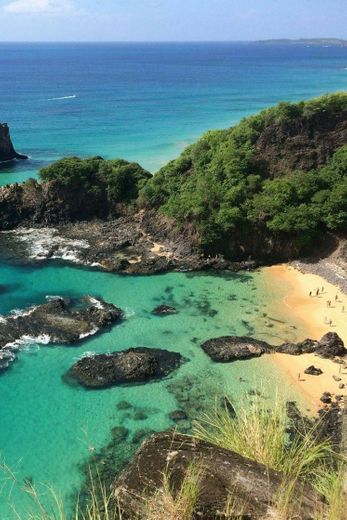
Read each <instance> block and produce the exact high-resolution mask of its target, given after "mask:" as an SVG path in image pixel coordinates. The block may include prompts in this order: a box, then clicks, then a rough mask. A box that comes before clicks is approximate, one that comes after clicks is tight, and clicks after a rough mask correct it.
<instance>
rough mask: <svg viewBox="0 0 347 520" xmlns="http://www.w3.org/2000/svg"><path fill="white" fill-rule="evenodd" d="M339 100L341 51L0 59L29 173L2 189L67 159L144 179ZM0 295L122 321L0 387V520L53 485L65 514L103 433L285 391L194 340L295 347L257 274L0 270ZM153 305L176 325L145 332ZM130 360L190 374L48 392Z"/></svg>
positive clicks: (44, 355)
mask: <svg viewBox="0 0 347 520" xmlns="http://www.w3.org/2000/svg"><path fill="white" fill-rule="evenodd" d="M346 86H347V49H346V48H338V47H292V46H262V45H256V44H235V43H218V44H217V43H212V44H202V43H196V44H195V43H194V44H151V43H148V44H116V43H114V44H59V45H58V44H0V121H6V122H8V123H9V124H10V127H11V132H12V138H13V141H14V144H15V146H16V148H17V149H18V150H19V151H22V152H24V153H27V154H29V155H30V160H29V161H28V162H23V163H14V164H13V165H8V164H6V165H2V166H1V168H0V184H7V183H10V182H18V181H21V180H23V179H26V178H28V177H30V176H36V175H37V172H38V169H39V168H40V167H41V166H43V165H46V164H48V163H49V162H51V161H53V160H55V159H58V158H59V157H62V156H65V155H80V156H89V155H95V154H97V155H102V156H104V157H105V158H113V157H124V158H126V159H130V160H136V161H138V162H140V163H141V164H142V165H143V166H145V167H146V168H148V169H149V170H150V171H152V172H155V171H156V170H158V169H159V168H160V167H161V166H162V165H163V164H165V163H166V162H167V161H168V160H170V159H173V158H174V157H176V156H177V155H178V154H179V153H180V151H181V150H182V149H183V148H184V147H185V146H186V145H187V144H189V143H192V142H194V141H195V140H196V139H197V138H198V137H199V136H200V135H201V134H202V133H203V132H205V131H207V130H209V129H211V128H222V127H226V126H230V125H232V124H234V123H236V122H237V121H239V120H240V119H241V118H242V117H244V116H246V115H249V114H251V113H254V112H256V111H258V110H260V109H262V108H264V107H267V106H268V105H272V104H275V103H277V102H279V101H284V100H300V99H307V98H310V97H313V96H318V95H321V94H324V93H326V92H334V91H337V90H345V89H346ZM0 257H1V255H0ZM0 288H1V298H0V313H2V314H6V313H8V312H9V311H10V310H11V309H15V308H23V307H26V306H27V305H30V304H37V303H40V302H43V301H45V297H46V296H47V295H52V294H53V295H56V294H61V295H71V296H78V295H82V294H86V293H88V294H92V295H96V296H102V297H104V298H105V299H106V300H107V301H110V302H113V303H115V304H116V305H118V306H120V307H121V308H123V309H124V310H125V312H126V316H127V319H126V320H125V321H124V322H123V323H122V324H121V325H119V326H117V327H115V328H114V329H113V330H112V331H109V332H107V333H105V334H102V335H100V336H95V337H94V338H92V339H90V340H89V341H87V343H84V344H82V345H80V346H77V347H67V346H64V347H63V346H56V347H46V346H41V347H40V346H37V345H36V346H35V345H27V346H26V347H25V348H24V349H23V351H22V352H20V353H19V355H18V359H17V362H16V363H14V364H13V365H12V366H11V368H10V369H9V370H8V371H6V372H5V373H3V374H2V375H0V395H1V398H0V464H1V461H3V462H4V463H5V464H6V465H7V466H8V467H9V468H10V470H11V472H12V477H11V475H10V473H9V472H8V471H5V472H4V477H3V478H4V479H2V478H1V477H0V494H1V498H0V519H1V520H12V519H13V520H14V519H16V518H17V516H16V514H15V512H14V509H13V507H14V508H15V509H16V510H17V511H19V513H20V514H22V515H23V518H24V519H26V518H29V516H28V513H27V511H28V509H30V508H32V507H34V506H33V505H32V504H31V503H30V500H28V499H27V498H26V496H25V483H28V482H32V483H33V484H34V485H35V487H36V488H37V489H38V490H39V492H40V493H41V492H43V490H44V489H45V488H44V487H42V484H49V485H52V486H53V487H54V489H56V490H57V492H58V493H59V494H61V495H62V497H63V498H64V499H66V500H69V499H70V498H71V495H72V493H73V492H74V491H76V490H78V487H79V485H80V483H81V478H82V475H81V471H80V464H81V463H82V462H84V461H86V460H88V457H89V456H90V448H93V449H94V448H95V449H96V450H97V449H99V448H100V447H102V446H103V445H105V444H106V443H107V442H108V441H110V438H111V433H110V432H111V428H112V427H114V426H117V425H118V426H119V425H122V426H125V427H126V428H128V430H129V442H131V438H132V436H133V435H134V434H136V432H138V430H141V429H144V428H148V429H154V430H160V429H164V428H167V427H169V426H172V422H171V421H170V419H169V416H168V414H169V412H170V411H172V410H175V409H176V408H177V407H180V406H182V403H180V402H179V401H178V397H179V396H180V395H181V397H182V393H183V394H184V395H185V397H186V399H188V400H189V399H195V400H199V399H201V400H202V401H207V400H208V399H210V400H211V398H212V400H213V399H214V398H215V397H217V396H220V395H222V394H224V393H228V394H229V396H230V397H231V398H232V399H233V400H234V401H235V402H236V403H237V402H238V401H239V400H240V398H241V395H242V394H244V393H245V392H246V393H247V391H249V390H250V389H252V388H254V386H255V385H256V384H258V382H259V381H263V382H265V386H266V387H267V388H269V387H271V386H272V389H273V388H274V385H275V384H278V382H279V381H281V386H282V387H285V385H284V384H283V376H282V374H280V373H279V372H278V370H277V369H276V367H275V366H274V365H273V364H271V362H270V361H267V360H266V359H261V360H252V361H247V362H241V363H234V364H233V365H223V366H220V365H216V364H213V363H212V362H211V361H210V360H209V359H208V358H207V357H206V356H205V354H203V352H202V351H201V349H200V347H199V343H200V342H201V341H203V340H205V339H208V338H209V337H213V336H218V335H223V334H230V333H234V334H254V335H256V336H258V337H261V338H264V339H265V338H267V339H269V340H271V341H274V342H276V341H277V342H279V341H282V340H284V339H291V340H295V339H298V338H300V337H301V335H302V334H304V331H303V330H302V329H301V328H300V323H294V322H293V321H292V320H291V318H290V316H288V311H287V310H286V309H285V308H284V305H283V303H282V299H283V296H284V295H285V291H286V288H285V287H274V286H273V285H272V283H271V282H270V281H269V280H268V279H267V277H266V275H265V274H264V273H263V272H258V273H253V274H250V275H245V274H242V275H230V274H229V275H227V274H225V275H218V276H217V275H201V274H196V275H187V274H183V273H182V274H168V275H164V276H157V277H129V278H127V277H121V276H117V275H112V274H106V273H98V272H96V271H88V270H84V269H79V268H76V267H73V266H66V265H62V264H59V263H57V264H53V263H51V264H48V265H38V266H28V265H13V264H9V263H6V262H5V261H0ZM158 303H170V304H174V305H175V306H176V307H177V310H178V314H177V315H175V316H170V317H167V318H163V319H159V318H156V317H153V315H151V312H150V311H151V309H152V308H153V307H154V306H155V305H157V304H158ZM210 311H212V312H210ZM274 319H275V320H276V321H274ZM293 325H295V326H296V327H297V328H296V329H294V328H293ZM130 346H155V347H164V348H168V349H172V350H178V351H180V352H182V353H183V354H184V355H185V356H186V357H187V358H188V359H189V360H190V361H189V362H188V363H187V364H186V365H184V367H182V368H181V369H180V370H179V371H178V372H177V373H175V374H174V375H173V376H172V377H171V378H170V379H169V380H167V381H163V382H160V383H154V384H150V385H143V386H136V387H126V388H113V389H109V390H104V391H100V392H98V391H95V392H86V391H84V390H81V389H76V388H72V387H69V386H67V385H66V384H65V383H64V382H63V381H62V376H63V374H64V373H65V371H66V370H67V369H68V368H69V367H70V366H71V364H72V363H73V362H74V360H75V359H76V358H78V357H80V356H81V355H82V354H83V353H84V352H90V351H93V352H106V351H116V350H122V349H124V348H127V347H130ZM240 378H241V379H240ZM288 392H289V393H290V389H288ZM122 400H127V401H129V402H130V403H131V404H132V406H133V408H132V409H131V411H130V412H127V413H125V412H124V411H123V412H120V411H119V410H118V409H117V408H116V405H117V403H118V402H119V401H122ZM138 411H141V412H142V415H141V414H138V413H137V412H138ZM139 417H142V420H139ZM144 417H146V418H144ZM23 488H24V492H23ZM44 500H46V499H44ZM68 505H70V502H68Z"/></svg>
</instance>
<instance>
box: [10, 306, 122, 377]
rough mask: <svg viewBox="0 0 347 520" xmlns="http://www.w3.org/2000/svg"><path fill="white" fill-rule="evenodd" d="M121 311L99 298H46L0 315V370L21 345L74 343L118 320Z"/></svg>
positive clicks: (14, 355)
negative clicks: (39, 303) (44, 300)
mask: <svg viewBox="0 0 347 520" xmlns="http://www.w3.org/2000/svg"><path fill="white" fill-rule="evenodd" d="M122 317H123V312H122V311H121V310H120V309H118V308H117V307H115V306H114V305H112V304H111V303H106V302H104V301H103V300H101V299H99V298H93V297H90V296H86V297H83V298H80V299H79V300H69V299H67V298H60V297H53V298H49V301H48V302H47V303H44V304H42V305H36V306H33V307H29V308H27V309H25V310H20V311H19V310H18V311H17V310H16V311H12V313H11V314H9V315H7V316H1V318H0V370H4V369H6V368H7V367H8V366H9V364H10V363H11V362H12V361H14V359H15V357H16V352H17V351H18V350H20V348H21V347H22V346H23V345H28V344H30V343H32V344H44V345H48V344H54V343H56V344H74V343H78V342H80V341H83V340H84V339H85V338H87V337H89V336H92V335H94V334H97V333H98V332H100V331H102V330H103V329H105V328H107V327H110V326H112V325H113V324H114V323H116V322H118V321H120V320H121V319H122Z"/></svg>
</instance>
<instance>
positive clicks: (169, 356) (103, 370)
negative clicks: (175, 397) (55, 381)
mask: <svg viewBox="0 0 347 520" xmlns="http://www.w3.org/2000/svg"><path fill="white" fill-rule="evenodd" d="M183 361H184V360H183V358H182V356H181V354H179V353H177V352H169V351H168V350H161V349H155V348H145V347H138V348H130V349H129V350H125V351H123V352H114V353H112V354H101V355H95V356H88V357H84V358H82V359H80V360H79V361H77V363H75V365H74V366H73V367H72V368H71V369H70V370H69V372H68V373H67V375H66V380H67V381H70V382H73V381H76V382H77V383H79V384H81V385H83V386H85V387H86V388H106V387H109V386H114V385H122V384H135V383H145V382H147V381H151V380H153V379H160V378H163V377H165V376H167V375H169V374H170V373H171V372H172V371H173V370H176V369H177V368H178V367H179V366H180V365H181V364H182V362H183Z"/></svg>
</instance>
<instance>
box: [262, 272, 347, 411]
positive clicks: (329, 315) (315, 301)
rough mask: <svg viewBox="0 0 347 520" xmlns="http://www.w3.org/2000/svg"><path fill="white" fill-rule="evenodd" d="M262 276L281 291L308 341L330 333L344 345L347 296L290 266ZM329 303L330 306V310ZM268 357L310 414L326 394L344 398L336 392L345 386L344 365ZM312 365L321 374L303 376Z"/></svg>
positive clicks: (311, 357) (342, 391) (307, 356)
mask: <svg viewBox="0 0 347 520" xmlns="http://www.w3.org/2000/svg"><path fill="white" fill-rule="evenodd" d="M264 274H265V276H267V277H269V280H272V282H273V283H274V284H275V285H278V286H281V287H283V288H284V290H285V291H286V294H285V296H284V298H283V305H284V307H285V308H286V309H287V310H288V312H289V313H290V315H291V316H292V318H293V320H295V321H296V322H299V323H301V326H302V327H303V329H304V330H305V331H306V332H307V337H309V338H311V339H315V340H318V339H320V338H321V337H322V336H323V335H324V334H326V333H327V332H329V331H332V332H336V333H337V334H338V335H339V336H340V337H341V338H342V340H343V341H344V342H345V343H346V342H347V321H346V314H347V296H346V295H345V294H344V293H343V292H342V291H341V290H340V289H339V288H338V287H336V286H335V285H333V284H331V283H329V282H328V281H327V280H325V279H324V278H323V277H321V276H318V275H316V274H310V273H303V272H301V271H299V270H298V269H296V268H295V267H294V266H293V265H290V264H282V265H277V266H273V267H268V268H265V269H264ZM317 292H318V294H317ZM310 293H311V295H310ZM336 298H337V299H336ZM328 302H331V304H330V306H329V303H328ZM330 322H331V324H330ZM302 339H303V338H302ZM271 357H272V358H273V362H274V363H275V364H276V365H277V366H278V367H280V368H281V369H282V370H283V373H284V374H285V375H286V376H287V377H288V380H289V381H290V382H291V385H292V386H293V387H295V388H297V389H298V390H299V391H300V392H301V393H302V394H303V395H304V396H305V397H306V399H307V400H308V402H309V403H310V408H311V411H313V412H315V411H316V410H317V407H321V406H322V402H321V401H320V398H321V396H322V394H323V393H324V392H326V391H328V392H330V393H331V394H333V395H346V390H345V389H343V388H339V386H340V385H341V384H345V385H346V384H347V371H346V369H345V368H344V366H343V365H340V364H338V363H335V362H334V361H332V360H329V359H321V358H319V357H317V356H316V355H315V354H302V355H300V356H290V355H287V354H273V355H272V356H271ZM311 365H314V366H315V367H316V368H320V369H321V370H322V371H323V374H321V375H319V376H314V375H307V374H305V373H304V371H305V370H306V369H307V368H308V367H309V366H311ZM334 378H335V379H338V380H335V379H334Z"/></svg>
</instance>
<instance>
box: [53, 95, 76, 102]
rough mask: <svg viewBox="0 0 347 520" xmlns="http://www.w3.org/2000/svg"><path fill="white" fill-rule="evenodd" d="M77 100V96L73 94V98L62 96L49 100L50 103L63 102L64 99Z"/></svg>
mask: <svg viewBox="0 0 347 520" xmlns="http://www.w3.org/2000/svg"><path fill="white" fill-rule="evenodd" d="M76 98H77V96H76V94H73V95H72V96H61V97H54V98H49V99H48V101H61V100H63V99H76Z"/></svg>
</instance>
